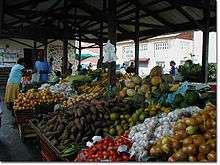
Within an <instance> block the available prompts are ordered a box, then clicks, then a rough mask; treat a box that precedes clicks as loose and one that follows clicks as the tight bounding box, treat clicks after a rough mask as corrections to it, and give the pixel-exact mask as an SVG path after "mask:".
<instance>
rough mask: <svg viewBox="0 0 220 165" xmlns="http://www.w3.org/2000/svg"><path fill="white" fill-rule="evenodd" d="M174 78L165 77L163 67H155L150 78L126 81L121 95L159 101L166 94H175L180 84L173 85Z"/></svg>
mask: <svg viewBox="0 0 220 165" xmlns="http://www.w3.org/2000/svg"><path fill="white" fill-rule="evenodd" d="M172 83H173V78H172V76H171V77H170V75H163V74H162V69H161V67H158V66H156V67H154V68H153V69H152V70H151V73H150V75H149V76H148V77H146V78H144V79H141V77H139V76H135V75H134V76H132V77H131V78H130V79H126V80H125V81H124V86H122V89H121V91H120V92H119V95H120V96H121V97H134V96H136V95H140V96H142V97H144V98H145V99H146V100H154V101H157V100H159V99H160V98H161V97H163V95H164V94H166V93H169V92H175V91H176V90H177V89H178V88H179V87H180V84H172Z"/></svg>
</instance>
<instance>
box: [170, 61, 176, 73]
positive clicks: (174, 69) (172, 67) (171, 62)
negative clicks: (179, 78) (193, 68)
mask: <svg viewBox="0 0 220 165" xmlns="http://www.w3.org/2000/svg"><path fill="white" fill-rule="evenodd" d="M175 65H176V63H175V62H174V61H170V66H171V69H170V74H171V75H172V76H174V77H175V76H176V67H175Z"/></svg>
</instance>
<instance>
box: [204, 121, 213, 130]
mask: <svg viewBox="0 0 220 165" xmlns="http://www.w3.org/2000/svg"><path fill="white" fill-rule="evenodd" d="M205 128H206V129H210V128H212V119H208V120H206V121H205Z"/></svg>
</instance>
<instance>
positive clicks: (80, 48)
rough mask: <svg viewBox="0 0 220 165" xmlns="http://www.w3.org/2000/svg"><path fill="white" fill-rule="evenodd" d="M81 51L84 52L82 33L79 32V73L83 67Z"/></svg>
mask: <svg viewBox="0 0 220 165" xmlns="http://www.w3.org/2000/svg"><path fill="white" fill-rule="evenodd" d="M81 50H82V39H81V33H80V32H79V56H78V58H79V65H78V71H79V70H80V65H81Z"/></svg>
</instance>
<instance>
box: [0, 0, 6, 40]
mask: <svg viewBox="0 0 220 165" xmlns="http://www.w3.org/2000/svg"><path fill="white" fill-rule="evenodd" d="M4 1H5V0H0V38H1V33H2V24H3V16H4Z"/></svg>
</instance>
